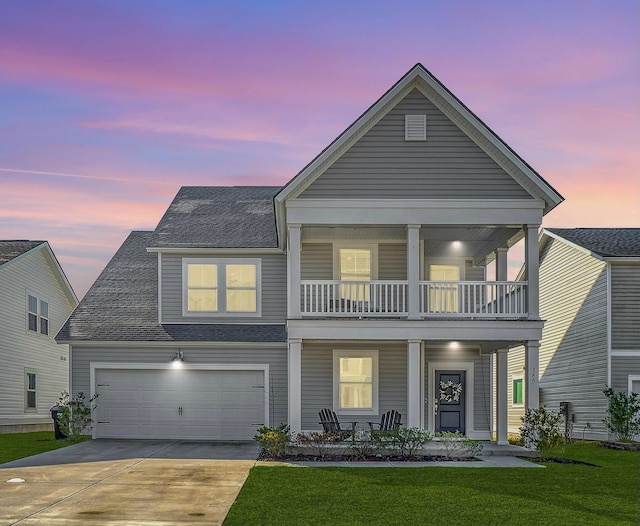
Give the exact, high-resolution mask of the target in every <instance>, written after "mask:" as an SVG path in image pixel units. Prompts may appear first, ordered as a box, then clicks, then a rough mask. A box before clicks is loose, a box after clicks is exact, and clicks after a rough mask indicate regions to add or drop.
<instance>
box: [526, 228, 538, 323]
mask: <svg viewBox="0 0 640 526" xmlns="http://www.w3.org/2000/svg"><path fill="white" fill-rule="evenodd" d="M538 226H539V225H527V227H526V229H525V237H524V252H525V259H524V262H525V269H526V273H527V312H528V313H529V319H530V320H537V319H539V318H540V308H539V305H538V303H539V301H540V292H539V283H538V280H539V269H538V266H539V264H540V261H539V258H538Z"/></svg>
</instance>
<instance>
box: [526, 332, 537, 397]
mask: <svg viewBox="0 0 640 526" xmlns="http://www.w3.org/2000/svg"><path fill="white" fill-rule="evenodd" d="M525 347H526V349H525V355H524V372H525V375H526V379H525V381H524V406H525V408H526V409H538V406H539V405H540V384H539V381H538V367H539V365H540V363H539V362H540V342H538V341H528V342H527V343H526V345H525Z"/></svg>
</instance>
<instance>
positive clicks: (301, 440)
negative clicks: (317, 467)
mask: <svg viewBox="0 0 640 526" xmlns="http://www.w3.org/2000/svg"><path fill="white" fill-rule="evenodd" d="M338 440H340V437H339V435H336V434H335V433H331V432H329V431H311V432H309V433H298V435H297V436H296V440H295V442H296V444H298V445H300V446H310V447H312V448H314V449H315V451H316V454H317V455H318V456H319V457H324V456H325V455H326V454H327V446H328V445H329V444H333V443H335V442H337V441H338Z"/></svg>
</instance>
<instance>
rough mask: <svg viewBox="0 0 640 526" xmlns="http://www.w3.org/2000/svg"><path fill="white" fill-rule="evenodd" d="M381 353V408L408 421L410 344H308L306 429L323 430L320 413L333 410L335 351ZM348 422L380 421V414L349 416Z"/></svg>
mask: <svg viewBox="0 0 640 526" xmlns="http://www.w3.org/2000/svg"><path fill="white" fill-rule="evenodd" d="M334 349H338V350H358V349H362V350H377V351H378V371H379V373H378V378H379V407H378V410H379V411H378V413H379V414H382V413H384V412H385V411H389V410H390V409H395V410H397V411H400V413H401V414H402V419H403V421H406V418H407V344H406V342H355V341H348V342H336V341H327V342H304V343H303V346H302V429H307V430H311V429H321V427H322V426H321V425H320V424H319V423H318V412H319V411H320V410H321V409H324V408H330V409H332V408H333V351H334ZM342 420H344V421H351V420H353V421H357V422H358V427H367V422H376V421H379V420H380V417H379V416H377V415H353V416H351V415H349V416H348V417H347V416H344V417H342Z"/></svg>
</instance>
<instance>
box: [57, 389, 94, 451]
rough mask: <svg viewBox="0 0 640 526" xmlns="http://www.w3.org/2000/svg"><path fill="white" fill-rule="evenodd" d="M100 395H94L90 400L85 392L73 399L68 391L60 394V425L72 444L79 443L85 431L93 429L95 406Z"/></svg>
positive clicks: (58, 404) (58, 403)
mask: <svg viewBox="0 0 640 526" xmlns="http://www.w3.org/2000/svg"><path fill="white" fill-rule="evenodd" d="M96 398H98V395H97V394H96V395H93V396H92V397H91V398H90V399H89V400H87V399H86V397H85V395H84V393H83V392H79V393H78V394H77V395H75V396H73V397H71V396H70V395H69V393H68V392H67V391H62V393H60V398H59V399H58V402H57V404H56V405H57V406H58V425H59V426H60V430H61V431H62V432H63V433H64V434H65V435H67V438H68V439H69V440H70V441H71V442H77V441H79V440H80V438H81V437H82V434H83V433H84V431H89V430H90V429H91V428H92V427H93V418H92V412H93V410H94V409H95V408H96V406H95V405H93V402H94V400H95V399H96Z"/></svg>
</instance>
